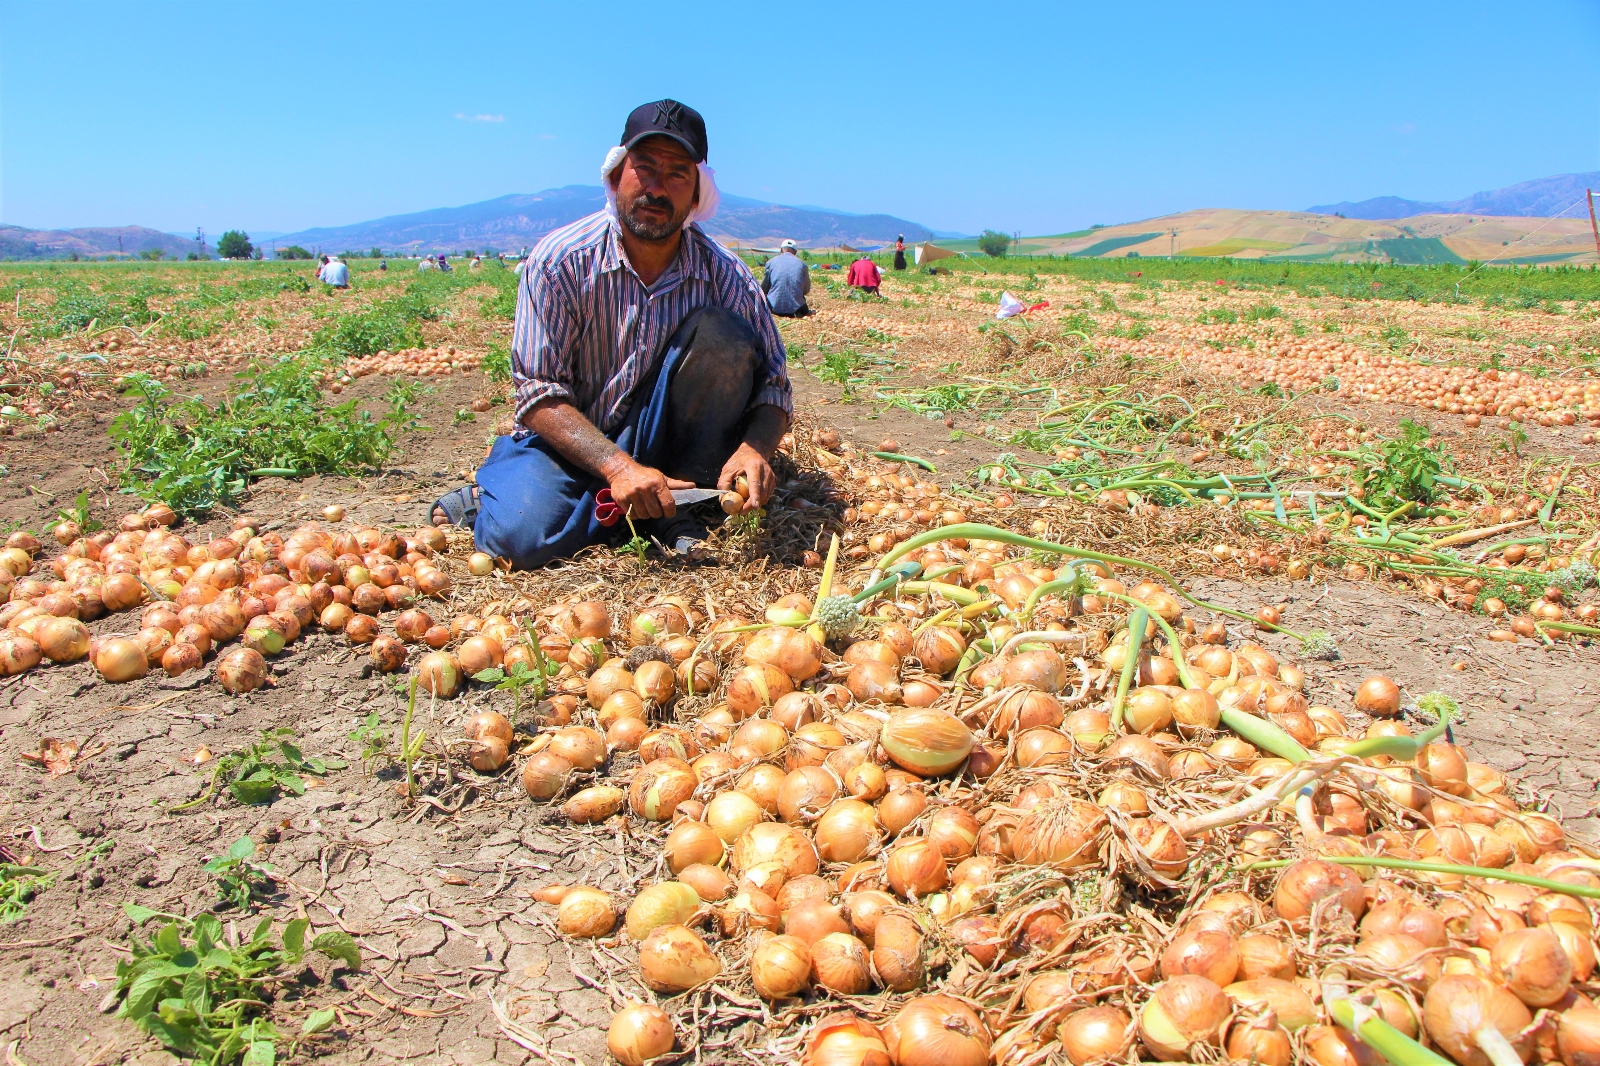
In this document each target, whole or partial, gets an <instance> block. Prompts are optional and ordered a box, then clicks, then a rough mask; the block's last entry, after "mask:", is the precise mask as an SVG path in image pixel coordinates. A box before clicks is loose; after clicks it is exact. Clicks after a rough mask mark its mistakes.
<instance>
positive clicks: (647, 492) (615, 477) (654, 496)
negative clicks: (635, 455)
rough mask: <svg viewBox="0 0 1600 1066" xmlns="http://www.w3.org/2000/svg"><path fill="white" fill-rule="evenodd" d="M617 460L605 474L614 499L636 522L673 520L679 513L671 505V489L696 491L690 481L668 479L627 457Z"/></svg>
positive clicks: (609, 465) (616, 457)
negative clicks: (655, 519)
mask: <svg viewBox="0 0 1600 1066" xmlns="http://www.w3.org/2000/svg"><path fill="white" fill-rule="evenodd" d="M614 458H615V460H616V461H615V462H613V463H608V464H607V465H606V469H605V470H604V471H603V473H604V474H605V478H606V482H607V483H608V484H610V486H611V498H612V499H613V500H615V501H616V502H617V505H618V506H619V507H621V508H622V510H623V512H624V513H625V514H629V515H631V516H632V517H633V518H634V519H635V520H636V521H637V520H639V519H644V518H671V517H672V516H673V515H674V514H676V513H677V511H678V507H677V505H676V504H675V503H673V502H672V490H673V489H692V488H694V486H693V485H691V484H690V483H689V482H687V481H679V480H678V479H677V478H670V477H667V475H665V474H663V473H662V472H661V471H659V470H657V469H656V468H655V467H652V466H645V465H643V464H641V463H636V462H634V461H633V460H632V459H631V458H629V457H628V456H626V455H618V456H615V457H614Z"/></svg>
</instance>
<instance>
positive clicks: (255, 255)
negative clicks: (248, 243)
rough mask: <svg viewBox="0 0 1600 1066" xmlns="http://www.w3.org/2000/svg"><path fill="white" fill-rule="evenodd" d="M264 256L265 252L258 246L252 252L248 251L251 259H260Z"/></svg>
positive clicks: (265, 255)
mask: <svg viewBox="0 0 1600 1066" xmlns="http://www.w3.org/2000/svg"><path fill="white" fill-rule="evenodd" d="M266 257H267V253H266V252H265V251H263V250H262V249H261V248H259V247H258V248H256V250H255V251H254V252H252V253H250V258H251V259H256V260H260V259H265V258H266Z"/></svg>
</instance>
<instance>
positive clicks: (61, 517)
mask: <svg viewBox="0 0 1600 1066" xmlns="http://www.w3.org/2000/svg"><path fill="white" fill-rule="evenodd" d="M65 522H71V523H72V524H73V525H76V526H77V527H78V528H79V529H80V530H82V531H83V532H84V533H85V534H88V533H98V532H100V530H102V529H104V528H105V527H104V526H102V525H101V524H100V523H99V522H96V521H95V520H94V519H93V518H90V517H89V490H88V489H83V490H82V491H80V492H79V493H78V498H77V500H76V501H75V502H74V503H73V505H72V506H71V507H66V508H63V509H62V510H59V511H57V512H56V517H55V519H54V520H53V521H50V522H47V523H45V527H44V528H45V532H47V533H48V532H51V531H52V530H54V529H55V528H56V527H57V526H59V525H61V524H62V523H65Z"/></svg>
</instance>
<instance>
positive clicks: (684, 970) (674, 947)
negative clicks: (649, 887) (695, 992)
mask: <svg viewBox="0 0 1600 1066" xmlns="http://www.w3.org/2000/svg"><path fill="white" fill-rule="evenodd" d="M721 972H722V960H721V959H719V958H717V956H716V954H715V953H713V952H712V950H711V949H710V948H708V947H707V946H706V942H705V941H704V940H701V939H700V937H699V935H698V934H697V933H695V931H694V930H693V929H690V928H688V927H687V926H683V925H663V926H661V927H659V928H658V929H655V930H654V931H653V932H651V934H650V935H649V936H648V937H646V938H645V942H644V943H643V944H641V945H640V946H639V976H640V977H641V978H642V979H643V981H644V983H645V984H646V985H648V986H649V987H650V988H651V989H653V990H655V991H657V992H665V993H667V994H668V995H676V994H677V993H679V992H687V991H688V990H689V989H691V988H696V987H698V986H700V985H703V984H705V983H706V982H707V981H711V980H714V979H715V978H716V976H717V974H719V973H721Z"/></svg>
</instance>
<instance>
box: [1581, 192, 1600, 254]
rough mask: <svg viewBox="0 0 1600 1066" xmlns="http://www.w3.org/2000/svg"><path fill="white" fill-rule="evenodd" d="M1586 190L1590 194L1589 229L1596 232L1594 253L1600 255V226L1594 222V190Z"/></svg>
mask: <svg viewBox="0 0 1600 1066" xmlns="http://www.w3.org/2000/svg"><path fill="white" fill-rule="evenodd" d="M1584 192H1586V193H1588V194H1589V230H1590V232H1592V233H1593V234H1594V253H1595V255H1600V226H1596V225H1595V223H1594V190H1593V189H1585V190H1584Z"/></svg>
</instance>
